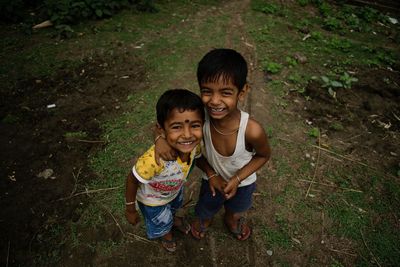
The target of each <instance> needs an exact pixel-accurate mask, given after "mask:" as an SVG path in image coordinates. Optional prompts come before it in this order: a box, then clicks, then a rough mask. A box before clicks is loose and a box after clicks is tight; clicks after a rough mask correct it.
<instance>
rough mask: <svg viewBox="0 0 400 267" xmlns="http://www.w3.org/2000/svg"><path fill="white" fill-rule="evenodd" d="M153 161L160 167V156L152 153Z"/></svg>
mask: <svg viewBox="0 0 400 267" xmlns="http://www.w3.org/2000/svg"><path fill="white" fill-rule="evenodd" d="M154 159H155V160H156V163H157V165H160V154H158V153H157V152H156V153H154Z"/></svg>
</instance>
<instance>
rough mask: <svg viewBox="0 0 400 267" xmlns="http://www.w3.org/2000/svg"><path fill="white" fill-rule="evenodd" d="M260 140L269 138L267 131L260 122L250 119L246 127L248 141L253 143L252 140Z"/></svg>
mask: <svg viewBox="0 0 400 267" xmlns="http://www.w3.org/2000/svg"><path fill="white" fill-rule="evenodd" d="M259 138H263V139H264V138H267V135H266V134H265V130H264V128H263V127H262V126H261V124H260V123H259V122H258V121H256V120H255V119H253V118H249V121H248V122H247V127H246V139H247V140H248V141H249V142H251V140H257V139H259Z"/></svg>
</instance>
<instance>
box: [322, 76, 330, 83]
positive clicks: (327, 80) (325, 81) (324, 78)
mask: <svg viewBox="0 0 400 267" xmlns="http://www.w3.org/2000/svg"><path fill="white" fill-rule="evenodd" d="M321 79H322V81H323V82H324V83H329V78H328V77H326V76H321Z"/></svg>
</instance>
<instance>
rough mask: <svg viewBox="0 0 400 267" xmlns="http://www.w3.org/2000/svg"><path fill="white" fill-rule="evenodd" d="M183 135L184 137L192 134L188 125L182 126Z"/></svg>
mask: <svg viewBox="0 0 400 267" xmlns="http://www.w3.org/2000/svg"><path fill="white" fill-rule="evenodd" d="M183 136H184V137H186V138H189V137H191V136H192V131H191V130H190V127H188V126H187V127H184V131H183Z"/></svg>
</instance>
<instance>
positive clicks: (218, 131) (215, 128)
mask: <svg viewBox="0 0 400 267" xmlns="http://www.w3.org/2000/svg"><path fill="white" fill-rule="evenodd" d="M210 123H211V125H212V127H213V128H214V130H215V131H216V132H217V133H219V134H220V135H225V136H227V135H232V134H234V133H236V132H237V131H239V127H238V128H237V129H236V130H233V131H232V132H230V133H224V132H221V131H220V130H218V129H217V127H215V125H214V123H212V121H211V120H210Z"/></svg>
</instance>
